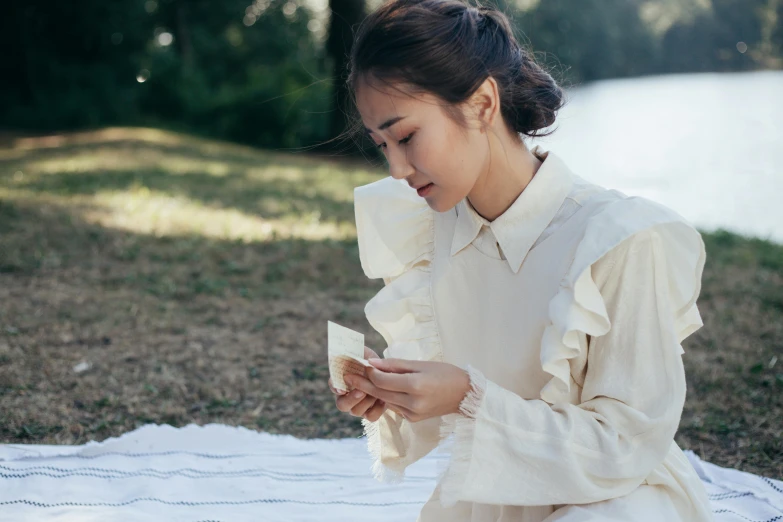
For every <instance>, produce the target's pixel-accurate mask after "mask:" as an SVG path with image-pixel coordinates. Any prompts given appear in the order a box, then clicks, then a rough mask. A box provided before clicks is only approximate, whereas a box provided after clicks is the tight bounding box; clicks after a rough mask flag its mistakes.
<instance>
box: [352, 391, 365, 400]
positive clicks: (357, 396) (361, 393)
mask: <svg viewBox="0 0 783 522" xmlns="http://www.w3.org/2000/svg"><path fill="white" fill-rule="evenodd" d="M362 395H364V393H363V392H360V391H359V390H354V392H353V396H354V397H356V398H357V399H358V398H359V397H361V396H362Z"/></svg>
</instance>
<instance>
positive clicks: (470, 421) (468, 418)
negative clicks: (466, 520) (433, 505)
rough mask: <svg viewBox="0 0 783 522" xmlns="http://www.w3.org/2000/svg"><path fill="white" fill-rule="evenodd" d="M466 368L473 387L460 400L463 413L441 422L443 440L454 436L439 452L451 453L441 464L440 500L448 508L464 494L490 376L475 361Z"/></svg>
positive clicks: (439, 480) (454, 414) (453, 414)
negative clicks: (477, 420) (477, 366)
mask: <svg viewBox="0 0 783 522" xmlns="http://www.w3.org/2000/svg"><path fill="white" fill-rule="evenodd" d="M465 370H466V371H467V372H468V375H469V376H470V390H469V391H468V393H466V394H465V398H464V399H462V402H460V405H459V413H452V414H449V415H444V416H443V422H442V424H441V436H440V438H441V440H444V439H446V438H447V437H449V436H450V435H453V438H451V439H447V440H446V442H444V444H442V445H441V447H440V449H439V453H445V454H447V455H449V457H450V458H449V459H447V461H446V464H445V466H446V467H445V469H444V468H443V464H439V468H440V469H439V475H440V476H439V479H438V482H439V484H440V488H441V493H440V502H441V505H442V506H443V507H446V508H448V507H452V506H453V505H454V504H456V503H457V501H458V500H460V499H461V498H462V497H463V490H464V489H465V484H466V483H467V479H468V476H469V474H470V466H471V463H472V460H473V441H474V434H475V429H476V419H477V418H478V417H479V413H480V411H481V407H482V404H483V402H484V396H485V395H486V390H487V378H486V377H485V376H484V374H483V373H481V372H480V371H479V370H477V369H476V368H474V367H472V366H471V365H468V366H467V367H466V368H465Z"/></svg>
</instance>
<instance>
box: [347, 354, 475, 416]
mask: <svg viewBox="0 0 783 522" xmlns="http://www.w3.org/2000/svg"><path fill="white" fill-rule="evenodd" d="M370 364H372V365H373V367H372V368H367V371H366V373H367V378H364V377H362V376H361V375H349V376H346V378H345V381H346V384H348V385H350V386H353V387H355V388H358V389H359V390H361V391H363V392H364V393H366V394H367V395H371V396H373V397H377V398H378V399H381V400H382V401H384V402H385V403H386V406H387V408H389V409H390V410H393V411H396V412H397V413H399V414H400V415H402V416H403V417H405V418H406V419H407V420H409V421H410V422H418V421H422V420H425V419H429V418H430V417H438V416H440V415H447V414H449V413H459V405H460V403H461V402H462V399H464V398H465V395H466V394H467V393H468V391H469V390H470V377H469V376H468V373H467V372H466V371H465V370H463V369H462V368H459V367H458V366H455V365H453V364H449V363H444V362H437V361H411V360H407V359H370Z"/></svg>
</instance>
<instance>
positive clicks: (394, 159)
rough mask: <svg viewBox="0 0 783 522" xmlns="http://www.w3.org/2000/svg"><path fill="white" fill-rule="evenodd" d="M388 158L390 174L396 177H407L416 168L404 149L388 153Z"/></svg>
mask: <svg viewBox="0 0 783 522" xmlns="http://www.w3.org/2000/svg"><path fill="white" fill-rule="evenodd" d="M386 160H387V161H388V162H389V175H391V177H393V178H394V179H405V178H407V177H408V176H410V175H411V174H413V173H414V170H415V169H414V168H413V165H411V164H410V162H409V161H408V158H407V155H406V154H405V151H403V150H397V151H392V152H391V153H388V154H387V156H386Z"/></svg>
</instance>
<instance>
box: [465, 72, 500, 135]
mask: <svg viewBox="0 0 783 522" xmlns="http://www.w3.org/2000/svg"><path fill="white" fill-rule="evenodd" d="M470 106H471V109H472V110H473V114H474V115H475V117H476V119H477V120H478V123H479V125H480V126H481V132H484V131H485V130H486V129H488V128H491V127H492V125H493V124H494V123H495V120H496V119H497V117H498V114H499V113H500V92H499V91H498V83H497V81H495V79H494V78H493V77H492V76H489V77H488V78H487V79H486V80H484V82H483V83H482V84H481V85H480V86H479V88H478V89H476V92H474V93H473V95H472V96H471V97H470Z"/></svg>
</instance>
